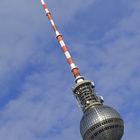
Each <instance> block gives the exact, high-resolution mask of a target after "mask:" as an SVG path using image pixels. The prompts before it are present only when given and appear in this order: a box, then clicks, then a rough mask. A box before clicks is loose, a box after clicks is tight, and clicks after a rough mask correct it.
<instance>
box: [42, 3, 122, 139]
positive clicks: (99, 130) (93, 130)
mask: <svg viewBox="0 0 140 140" xmlns="http://www.w3.org/2000/svg"><path fill="white" fill-rule="evenodd" d="M41 3H42V6H43V8H44V10H45V13H46V15H47V17H48V19H49V21H50V23H51V25H52V28H53V30H54V32H55V34H56V38H57V40H58V42H59V44H60V46H61V48H62V51H63V53H64V55H65V57H66V59H67V62H68V64H69V65H70V68H71V71H72V73H73V76H74V77H75V85H74V86H73V93H74V96H75V97H76V99H77V101H78V103H79V105H80V107H81V108H82V111H83V117H82V119H81V122H80V132H81V135H82V137H83V140H121V138H122V136H123V133H124V122H123V120H122V118H121V116H120V114H119V113H118V112H117V111H116V110H115V109H113V108H112V107H109V106H106V105H103V102H104V101H103V97H98V96H97V95H96V91H95V85H94V83H93V82H91V81H90V80H85V78H84V77H83V76H81V74H80V72H79V69H78V67H77V66H76V65H75V63H74V61H73V59H72V57H71V55H70V53H69V50H68V48H67V45H66V44H65V42H64V40H63V37H62V34H60V33H59V31H58V29H57V27H56V24H55V23H54V20H53V17H52V14H51V12H50V11H49V10H48V8H47V5H46V3H45V1H44V0H41Z"/></svg>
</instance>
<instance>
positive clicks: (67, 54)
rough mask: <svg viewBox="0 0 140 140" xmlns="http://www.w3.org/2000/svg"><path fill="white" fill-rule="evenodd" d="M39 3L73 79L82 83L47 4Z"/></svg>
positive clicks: (81, 78) (42, 0)
mask: <svg viewBox="0 0 140 140" xmlns="http://www.w3.org/2000/svg"><path fill="white" fill-rule="evenodd" d="M41 3H42V6H43V8H44V10H45V13H46V15H47V17H48V19H49V21H50V23H51V25H52V28H53V30H54V32H55V34H56V38H57V40H58V42H59V44H60V46H61V48H62V51H63V53H64V55H65V57H66V59H67V62H68V64H69V65H70V68H71V71H72V73H73V75H74V77H75V78H76V83H78V82H80V81H83V80H84V78H83V77H82V76H81V75H80V72H79V69H78V67H77V66H76V65H75V63H74V62H73V59H72V57H71V55H70V52H69V50H68V48H67V45H66V44H65V42H64V40H63V37H62V34H60V33H59V31H58V29H57V26H56V24H55V23H54V20H53V17H52V14H51V12H50V11H49V9H48V8H47V4H46V3H45V1H44V0H41Z"/></svg>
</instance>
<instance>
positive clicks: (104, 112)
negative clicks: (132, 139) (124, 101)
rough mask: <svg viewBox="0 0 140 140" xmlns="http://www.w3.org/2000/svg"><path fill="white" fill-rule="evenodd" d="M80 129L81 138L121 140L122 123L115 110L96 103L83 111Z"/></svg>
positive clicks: (88, 139) (87, 139)
mask: <svg viewBox="0 0 140 140" xmlns="http://www.w3.org/2000/svg"><path fill="white" fill-rule="evenodd" d="M80 131H81V135H82V137H83V140H121V138H122V135H123V133H124V123H123V120H122V119H121V116H120V115H119V113H118V112H117V111H116V110H114V109H113V108H111V107H108V106H104V105H98V106H94V107H92V108H90V109H89V110H87V111H86V112H85V113H84V115H83V117H82V119H81V122H80Z"/></svg>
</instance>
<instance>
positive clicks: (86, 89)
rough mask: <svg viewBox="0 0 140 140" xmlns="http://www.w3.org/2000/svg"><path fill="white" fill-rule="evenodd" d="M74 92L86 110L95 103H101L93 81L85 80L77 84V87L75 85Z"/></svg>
mask: <svg viewBox="0 0 140 140" xmlns="http://www.w3.org/2000/svg"><path fill="white" fill-rule="evenodd" d="M73 92H74V95H75V97H76V99H77V101H78V102H79V104H80V106H81V108H82V110H83V111H84V112H85V111H86V110H87V109H89V108H90V107H92V106H93V105H97V104H98V105H100V104H101V102H100V100H99V98H98V97H97V96H96V94H95V89H94V86H93V85H92V83H91V81H88V80H84V81H83V82H80V83H78V84H76V85H75V87H73Z"/></svg>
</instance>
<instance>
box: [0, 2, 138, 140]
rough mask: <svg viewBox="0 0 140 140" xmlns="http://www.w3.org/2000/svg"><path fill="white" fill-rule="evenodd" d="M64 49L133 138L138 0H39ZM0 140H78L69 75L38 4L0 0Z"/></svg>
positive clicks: (135, 136)
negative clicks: (50, 18) (50, 14)
mask: <svg viewBox="0 0 140 140" xmlns="http://www.w3.org/2000/svg"><path fill="white" fill-rule="evenodd" d="M46 2H47V3H48V6H49V9H50V10H51V11H52V14H53V16H54V20H55V22H56V23H57V25H58V27H59V30H60V32H61V33H62V34H63V36H64V40H65V42H66V43H67V45H68V46H69V50H70V52H71V54H72V56H73V58H74V60H75V63H76V64H77V66H78V67H79V68H80V71H81V73H82V75H84V76H85V77H86V79H89V80H93V81H94V82H95V84H96V90H97V92H98V94H100V95H102V96H104V99H105V104H107V105H109V106H112V107H114V108H116V109H117V110H118V111H119V112H120V113H121V115H122V117H123V118H124V121H125V134H124V137H123V139H122V140H138V139H139V137H140V134H139V126H140V118H139V115H140V109H139V107H140V102H139V98H140V94H139V87H140V71H139V69H140V63H139V60H140V47H139V44H140V18H139V15H140V1H139V0H133V1H132V0H117V1H116V0H106V1H105V0H88V1H84V0H76V1H75V0H71V1H66V0H59V2H58V0H48V1H47V0H46ZM0 18H1V20H0V139H2V140H25V139H26V140H63V139H67V140H81V136H80V132H79V121H80V119H81V117H82V112H81V109H80V108H78V106H77V103H76V100H75V98H74V96H73V94H72V91H71V87H72V86H73V84H74V78H73V76H72V74H71V72H70V69H69V66H68V65H67V62H66V60H65V57H64V56H63V54H62V52H61V49H60V47H59V44H58V43H57V41H56V39H55V34H54V33H53V31H52V29H51V26H50V23H49V22H48V20H47V18H46V17H45V13H44V11H43V9H42V6H41V3H40V1H30V0H24V1H17V0H12V1H8V0H1V1H0Z"/></svg>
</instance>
